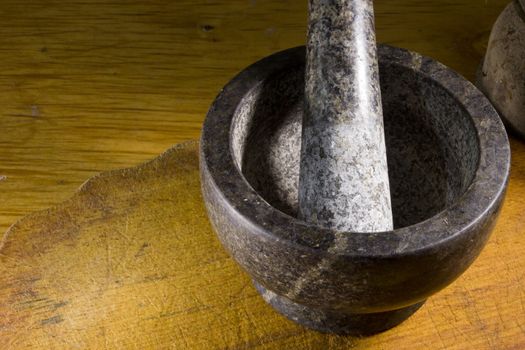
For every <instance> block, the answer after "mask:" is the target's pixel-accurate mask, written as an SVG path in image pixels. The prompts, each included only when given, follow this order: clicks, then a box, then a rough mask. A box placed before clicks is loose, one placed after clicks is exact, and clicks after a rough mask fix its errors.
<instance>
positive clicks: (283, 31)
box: [0, 0, 525, 349]
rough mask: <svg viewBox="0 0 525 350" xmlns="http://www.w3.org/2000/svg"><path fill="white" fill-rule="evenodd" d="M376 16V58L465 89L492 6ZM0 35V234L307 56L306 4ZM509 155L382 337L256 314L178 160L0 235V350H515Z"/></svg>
mask: <svg viewBox="0 0 525 350" xmlns="http://www.w3.org/2000/svg"><path fill="white" fill-rule="evenodd" d="M375 3H376V8H377V29H378V38H379V40H380V41H382V42H387V43H390V44H394V45H397V46H401V47H406V48H409V49H412V50H416V51H419V52H421V53H423V54H426V55H429V56H432V57H434V58H436V59H438V60H440V61H441V62H443V63H445V64H447V65H449V66H451V67H452V68H454V69H456V70H458V71H459V72H460V73H462V74H464V75H465V76H466V77H468V78H469V79H472V78H473V77H474V73H475V71H476V69H477V65H478V63H479V61H480V60H481V57H482V53H483V51H484V48H485V45H486V41H487V38H488V34H489V30H490V27H491V25H492V23H493V22H494V20H495V18H496V17H497V15H498V14H499V12H500V11H501V10H502V9H503V7H504V6H505V5H506V1H503V0H497V1H491V0H455V1H440V0H433V1H421V0H399V1H389V0H376V1H375ZM0 18H1V21H0V62H1V68H2V69H1V71H0V91H1V94H0V105H1V106H2V109H1V110H0V123H1V124H0V125H1V132H0V231H5V229H7V227H8V226H9V225H11V224H12V223H13V222H15V221H16V220H17V219H19V218H21V217H22V216H23V215H25V214H28V213H30V212H32V211H35V210H41V209H44V208H47V207H49V206H51V205H56V204H58V203H60V202H62V201H64V200H66V199H67V198H68V197H70V195H71V193H73V192H74V191H75V189H76V188H77V187H78V186H79V185H80V184H81V183H83V182H84V181H85V179H87V178H89V177H90V176H92V175H94V174H96V173H98V172H99V171H103V170H108V169H115V168H122V167H128V166H131V165H136V164H140V163H141V162H143V161H144V160H147V159H151V158H154V156H155V155H157V154H159V153H160V152H162V151H163V150H165V149H166V148H168V147H169V146H170V145H172V144H174V143H177V142H179V141H182V140H188V139H195V138H197V137H198V135H199V133H200V127H201V123H202V120H203V118H204V116H205V114H206V111H207V109H208V107H209V105H210V103H211V102H212V100H213V98H214V96H215V95H216V94H217V93H218V91H219V89H220V88H221V87H222V86H223V85H224V84H225V83H226V82H227V81H228V80H229V79H230V78H231V77H232V76H233V75H234V74H235V73H237V72H238V71H239V70H241V69H242V68H244V67H245V66H247V65H249V64H250V63H252V62H253V61H255V60H257V59H259V58H261V57H263V56H266V55H268V54H271V53H273V52H275V51H278V50H281V49H285V48H288V47H291V46H297V45H301V44H303V43H304V40H305V39H304V38H305V28H306V3H305V2H304V1H282V0H266V1H255V0H253V1H252V0H250V1H248V0H243V1H241V0H228V1H213V0H206V1H204V0H202V1H189V0H177V1H168V0H164V1H160V0H156V1H136V0H127V1H123V0H122V1H117V0H105V1H100V0H99V1H95V0H63V1H58V0H26V1H19V0H2V1H1V2H0ZM511 144H512V151H513V164H512V165H513V169H512V179H511V183H510V188H509V194H508V197H507V200H506V203H505V206H504V209H503V213H502V217H501V219H500V221H499V223H498V225H497V227H496V229H495V232H494V234H493V236H492V238H491V240H490V242H489V245H488V247H487V249H486V250H485V251H484V252H483V254H482V256H481V258H480V259H479V260H478V261H477V262H476V263H475V265H474V266H473V267H472V268H471V269H470V270H469V271H468V272H467V273H466V274H465V275H464V276H463V277H461V279H460V280H458V281H457V282H456V283H454V284H453V285H452V286H450V287H449V288H447V289H446V290H445V291H443V292H442V293H440V294H439V295H437V296H436V297H434V298H432V299H431V300H430V301H429V302H428V303H427V304H426V306H425V307H424V308H423V309H422V310H421V311H420V312H418V313H417V314H416V315H415V316H414V318H412V319H411V320H409V321H408V322H407V323H405V324H403V325H402V326H401V327H398V328H396V329H394V330H391V331H389V332H387V333H385V334H382V335H379V336H377V337H373V338H369V339H362V340H359V339H354V338H341V337H335V336H324V335H319V334H316V333H313V332H309V331H305V330H304V329H302V328H301V327H299V326H296V325H294V324H293V323H291V322H288V321H286V320H284V319H283V318H282V317H280V316H278V315H277V314H275V313H274V312H273V311H272V310H271V309H270V308H269V307H267V306H266V305H265V304H264V303H263V302H262V301H261V300H260V298H258V297H257V296H256V293H255V291H254V289H253V288H252V287H251V285H250V284H249V280H248V278H247V277H246V276H245V275H244V274H243V273H242V272H241V271H240V270H239V269H238V268H237V267H236V266H235V264H234V263H233V262H232V261H231V260H230V259H229V258H228V257H227V255H226V254H225V253H224V252H223V250H222V248H221V247H220V245H219V244H218V242H217V240H216V239H215V237H214V235H213V234H212V233H211V231H209V227H208V224H207V221H206V220H205V216H204V211H203V208H202V203H201V202H200V197H199V194H198V193H199V192H198V183H197V169H196V158H195V157H196V155H195V152H194V150H193V149H191V147H190V149H189V150H187V151H185V152H182V151H180V152H178V153H177V152H175V153H174V154H172V155H171V156H168V157H167V158H164V161H167V159H169V160H170V161H172V162H173V164H179V165H178V167H179V168H180V174H181V175H180V176H179V177H176V178H174V179H167V178H166V176H165V175H166V174H165V173H163V172H162V171H153V170H162V169H164V168H162V167H158V166H157V168H155V166H153V167H152V166H151V164H150V165H149V168H148V166H145V168H146V169H149V170H144V168H140V169H142V170H140V169H139V170H135V171H124V172H121V173H112V174H110V175H104V176H102V177H101V178H99V179H98V180H97V181H95V182H94V183H95V185H93V182H92V186H95V188H96V191H94V192H84V193H80V194H78V195H77V196H76V197H75V198H76V199H73V200H72V201H68V202H67V203H66V204H64V205H61V206H60V208H59V209H58V210H54V211H51V212H44V213H39V214H35V215H33V216H31V217H29V218H28V219H26V220H24V221H23V222H21V224H20V225H19V226H17V227H15V228H14V229H13V230H12V233H13V232H14V233H16V234H11V235H10V236H8V239H6V246H5V247H4V248H3V249H2V250H0V254H1V255H0V263H1V266H0V276H1V277H0V349H3V348H8V345H12V347H13V348H23V347H24V346H26V347H30V345H32V346H33V347H42V348H57V347H60V348H86V347H91V348H104V347H105V346H107V347H108V348H137V349H142V348H176V349H184V348H198V349H200V348H202V349H210V348H238V349H243V348H260V349H337V348H356V349H365V348H370V349H448V348H450V349H524V348H525V290H524V289H525V287H524V284H525V243H524V239H523V232H524V231H525V227H524V226H525V211H524V209H525V203H524V202H525V199H524V198H525V144H524V143H523V142H522V141H518V140H515V139H513V140H512V141H511ZM160 162H162V161H160ZM153 164H155V163H153ZM163 174H164V175H163ZM141 179H142V180H141ZM139 180H140V181H139ZM163 181H165V182H163ZM97 186H98V187H97ZM148 186H149V187H148ZM88 188H89V187H88ZM159 188H160V189H161V190H159ZM134 189H136V192H133V191H134ZM130 191H131V192H130ZM159 191H160V192H159ZM162 191H165V193H164V192H162ZM93 193H95V194H97V196H94V195H93ZM100 196H102V198H100ZM104 196H109V197H110V198H111V199H108V200H107V201H105V200H104V199H103V198H104ZM187 198H192V200H190V201H188V200H187ZM177 199H178V200H177ZM80 200H83V201H80ZM142 201H145V202H144V203H142ZM108 203H109V204H108ZM111 203H113V205H111ZM185 213H186V214H185ZM188 213H190V214H192V215H187V214H188ZM126 218H128V219H127V220H126ZM75 220H77V221H75ZM97 225H98V226H97ZM159 233H164V235H161V236H158V235H159ZM179 237H180V239H179ZM150 245H151V247H153V249H149V248H151V247H150ZM143 246H144V248H143V249H142V247H143ZM148 249H149V251H148ZM39 278H40V279H39ZM31 286H32V287H31ZM17 291H18V292H17Z"/></svg>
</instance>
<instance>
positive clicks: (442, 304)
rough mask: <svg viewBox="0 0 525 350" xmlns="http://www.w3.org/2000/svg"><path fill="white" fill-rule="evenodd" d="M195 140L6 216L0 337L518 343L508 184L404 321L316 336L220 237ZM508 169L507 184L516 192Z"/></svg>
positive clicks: (320, 344) (12, 340) (515, 221)
mask: <svg viewBox="0 0 525 350" xmlns="http://www.w3.org/2000/svg"><path fill="white" fill-rule="evenodd" d="M197 153H198V152H197V144H196V143H189V144H184V145H182V146H177V147H175V148H174V149H172V150H170V151H168V152H167V153H165V154H164V155H162V156H161V157H160V158H158V159H156V160H154V161H153V162H150V163H147V164H145V165H143V166H140V167H138V168H135V169H129V170H123V171H114V172H110V173H103V174H101V175H99V176H97V177H95V178H93V179H91V180H90V181H89V182H87V183H86V184H85V185H84V186H83V187H82V189H81V190H80V192H77V193H76V195H75V196H74V197H73V198H72V199H70V200H68V201H66V202H65V203H63V204H61V205H60V206H58V207H57V208H55V209H51V210H48V211H43V212H39V213H36V214H32V215H30V216H28V217H27V218H25V219H24V220H22V221H20V222H19V223H18V224H17V225H15V226H14V227H13V228H12V229H11V230H10V231H9V232H8V234H7V236H6V237H5V239H4V241H3V247H2V248H1V250H0V348H1V349H24V348H47V349H87V348H89V349H103V348H107V349H298V350H299V349H301V350H302V349H306V350H308V349H327V350H330V349H341V348H352V349H392V350H394V349H516V350H518V349H524V348H525V308H524V304H525V286H524V284H523V278H524V277H525V275H524V274H525V242H524V241H523V239H522V237H521V236H522V232H523V216H524V215H523V213H522V208H523V203H522V202H521V201H518V202H515V200H516V199H515V198H516V197H515V196H512V195H511V196H510V198H509V200H508V202H507V205H506V206H505V209H504V210H503V213H502V217H501V220H500V223H499V225H498V226H497V228H496V230H495V232H494V235H493V237H492V239H491V240H490V242H489V244H488V246H487V248H486V249H485V251H484V252H483V254H482V256H481V257H480V259H479V260H478V261H477V262H476V263H475V264H474V266H473V267H472V268H471V269H469V270H468V271H467V273H466V274H465V275H463V276H462V277H461V278H460V279H459V280H458V281H456V282H455V283H453V284H452V285H451V286H450V287H448V288H447V289H445V290H444V291H442V292H440V293H439V294H437V295H436V296H434V297H432V298H431V299H430V300H429V301H428V302H427V304H426V305H425V306H424V307H423V308H422V309H421V310H420V311H418V312H417V313H416V314H415V315H414V316H413V317H412V318H410V319H409V320H408V321H407V322H405V323H403V324H402V325H401V326H398V327H396V328H394V329H392V330H390V331H388V332H385V333H383V334H380V335H377V336H374V337H370V338H362V339H359V338H354V337H340V336H334V335H324V334H320V333H317V332H314V331H309V330H306V329H304V328H302V327H301V326H299V325H297V324H295V323H293V322H290V321H288V320H286V319H285V318H284V317H282V316H280V315H279V314H277V313H276V312H274V311H273V310H272V309H271V307H270V306H268V305H267V304H265V303H264V301H263V300H262V298H260V297H259V296H258V294H257V292H256V291H255V288H254V287H253V286H252V285H251V281H250V279H249V278H248V276H247V275H246V274H245V273H244V272H243V271H241V270H240V268H239V267H238V266H237V265H236V264H235V262H234V261H233V260H232V259H231V258H229V257H228V255H227V254H226V252H225V251H224V250H223V249H222V247H221V245H220V243H219V242H218V240H217V238H216V236H215V234H214V233H213V231H212V230H211V227H210V225H209V223H208V221H207V219H206V212H205V209H204V205H203V202H202V198H201V196H200V184H199V176H198V154H197ZM519 160H521V161H523V160H524V159H523V157H521V159H519ZM517 168H518V171H521V174H520V173H518V175H516V172H515V174H514V177H513V182H512V185H511V193H513V194H514V195H517V196H521V197H523V195H525V186H523V185H524V183H525V173H524V172H523V167H519V166H518V167H517Z"/></svg>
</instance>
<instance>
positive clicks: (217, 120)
mask: <svg viewBox="0 0 525 350" xmlns="http://www.w3.org/2000/svg"><path fill="white" fill-rule="evenodd" d="M304 55H305V48H304V46H301V47H296V48H292V49H288V50H285V51H282V52H279V53H276V54H273V55H271V56H269V57H266V58H264V59H262V60H260V61H259V62H257V63H255V64H253V65H251V66H250V67H248V68H247V69H245V70H243V71H242V72H241V73H239V74H238V75H237V76H236V77H235V78H234V79H232V80H231V81H230V82H229V83H228V84H227V85H226V86H225V87H224V88H223V89H222V91H221V92H220V94H219V95H218V97H217V98H216V100H215V101H214V103H213V104H212V107H211V108H210V111H209V112H208V116H207V118H206V121H205V124H204V127H203V132H202V136H201V167H202V168H201V171H205V172H208V174H209V175H210V176H209V179H210V181H211V182H212V183H213V185H214V186H215V187H216V189H217V190H218V191H219V193H220V195H221V196H222V197H223V199H224V201H225V203H226V204H227V205H228V206H229V207H230V209H231V210H232V211H233V212H235V213H236V214H237V216H238V219H239V220H244V221H245V223H247V224H249V225H250V226H251V228H252V232H253V233H254V234H261V235H263V236H265V237H266V238H267V239H272V240H278V241H279V243H280V244H284V245H291V246H293V247H294V248H295V249H300V250H304V251H305V252H310V253H318V252H319V251H320V250H324V249H323V248H326V249H328V248H330V247H331V246H332V245H333V244H334V242H338V241H339V243H338V244H341V243H340V241H341V237H343V238H344V243H343V244H344V246H343V249H338V252H339V253H331V254H334V255H338V256H348V257H388V258H392V257H394V256H402V255H406V254H414V253H417V252H419V253H422V252H423V251H425V250H428V249H436V248H437V247H438V246H440V245H442V244H447V243H448V242H450V241H451V240H454V239H456V238H458V237H460V236H461V235H462V234H463V233H465V232H467V231H469V230H471V229H473V228H474V227H476V226H477V225H483V224H485V223H486V222H487V220H489V219H490V218H491V217H492V215H490V214H491V213H495V212H496V211H497V210H499V208H500V204H501V201H502V199H503V196H504V194H505V190H506V187H507V183H508V177H509V171H510V146H509V143H508V138H507V134H506V132H505V129H504V127H503V124H502V122H501V120H500V118H499V116H498V114H497V112H496V111H495V109H494V107H493V106H492V105H491V104H490V102H489V101H488V99H487V98H486V97H485V96H484V95H483V94H482V93H481V92H480V91H479V90H478V89H477V88H476V87H475V86H474V85H473V84H472V83H470V82H469V81H467V80H466V79H465V78H463V77H462V76H461V75H459V74H458V73H456V72H454V71H452V70H451V69H450V68H448V67H446V66H444V65H443V64H441V63H439V62H437V61H435V60H433V59H431V58H428V57H425V56H422V55H419V54H417V53H414V52H411V51H408V50H404V49H400V48H395V47H391V46H387V45H380V46H379V56H380V60H384V59H388V62H389V63H391V64H397V65H401V66H404V67H406V68H409V69H412V70H415V71H417V73H418V74H421V75H422V76H425V77H427V78H430V79H431V80H433V81H434V82H436V83H437V84H438V85H439V86H440V87H442V88H444V89H445V90H446V91H448V92H449V93H450V94H451V96H453V97H454V99H455V100H456V101H457V102H458V106H461V107H462V108H464V109H465V110H466V112H467V114H468V115H469V117H470V119H471V121H472V122H473V124H474V129H475V130H476V132H477V136H478V141H479V150H480V161H479V163H478V167H477V170H476V174H475V176H474V179H473V181H472V183H471V185H470V187H469V188H468V189H467V190H466V191H465V193H463V195H462V196H460V197H459V198H458V199H457V201H456V202H455V203H454V204H453V205H451V206H450V207H448V208H446V209H445V210H443V211H442V212H440V213H438V214H436V215H434V216H432V217H430V218H428V219H427V220H424V221H422V222H419V223H417V224H414V225H411V226H408V227H402V228H399V229H396V230H393V231H387V232H377V233H360V232H338V231H334V230H329V229H325V228H321V227H316V226H313V225H311V224H308V223H306V222H303V221H301V220H299V219H297V218H294V217H291V216H289V215H287V214H284V213H283V212H281V211H279V210H278V209H276V208H273V207H272V206H271V205H270V204H269V203H267V202H266V201H265V200H264V198H262V197H261V196H260V195H259V194H258V193H257V192H256V191H255V190H254V189H253V188H252V187H251V185H250V184H249V183H248V182H247V181H246V179H245V178H244V175H243V174H242V172H241V170H240V169H239V168H238V167H237V165H236V162H235V160H234V155H233V151H232V149H231V144H230V142H231V137H230V135H231V133H230V131H231V127H232V126H233V122H234V118H233V117H234V116H235V112H236V108H237V106H238V104H239V102H240V101H241V100H242V98H243V97H244V95H245V93H246V92H248V91H249V89H250V88H251V87H253V86H255V83H256V82H257V81H260V80H261V78H263V77H265V76H266V75H268V74H269V72H270V71H272V70H273V69H276V68H278V67H279V66H282V64H284V63H286V62H293V61H294V60H295V61H297V60H299V61H298V62H301V60H302V62H304ZM239 92H242V93H241V94H239ZM214 125H215V126H217V125H222V129H221V128H217V127H215V128H214V127H213V126H214ZM224 125H229V128H227V127H224ZM496 146H497V147H496ZM217 150H224V152H223V154H222V156H221V157H219V156H218V153H220V152H217ZM225 175H227V176H225ZM466 208H472V210H470V211H467V210H465V209H466ZM457 212H460V213H461V214H460V215H457ZM454 213H456V215H453V214H454Z"/></svg>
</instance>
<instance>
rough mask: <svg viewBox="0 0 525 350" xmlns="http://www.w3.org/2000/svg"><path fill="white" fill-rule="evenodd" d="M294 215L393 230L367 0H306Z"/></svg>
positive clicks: (347, 227) (349, 227) (340, 226)
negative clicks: (301, 125)
mask: <svg viewBox="0 0 525 350" xmlns="http://www.w3.org/2000/svg"><path fill="white" fill-rule="evenodd" d="M309 17H310V18H309V30H308V45H307V59H306V62H307V63H306V86H305V111H304V115H303V119H304V120H303V130H302V147H301V163H300V164H301V166H300V177H299V217H300V218H301V219H303V220H305V221H307V222H310V223H312V224H316V225H320V226H324V227H327V228H333V229H337V230H340V231H352V232H380V231H390V230H392V229H393V221H392V208H391V203H390V186H389V179H388V166H387V158H386V148H385V136H384V128H383V107H382V105H381V89H380V84H379V72H378V64H377V44H376V36H375V26H374V8H373V2H372V0H310V1H309Z"/></svg>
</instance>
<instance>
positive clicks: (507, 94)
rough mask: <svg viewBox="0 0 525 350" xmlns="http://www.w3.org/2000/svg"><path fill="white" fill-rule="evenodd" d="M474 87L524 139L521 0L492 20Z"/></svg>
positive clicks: (524, 15) (524, 16)
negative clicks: (485, 52) (487, 98)
mask: <svg viewBox="0 0 525 350" xmlns="http://www.w3.org/2000/svg"><path fill="white" fill-rule="evenodd" d="M477 85H478V86H479V87H480V89H481V90H482V91H483V92H485V93H486V95H487V96H488V97H489V99H490V100H491V101H492V103H493V104H494V106H495V107H496V109H497V110H498V112H499V113H500V115H501V117H502V118H503V120H504V122H505V124H506V125H507V126H508V127H509V129H510V130H511V131H514V132H515V133H517V134H519V135H520V136H521V137H522V138H525V0H520V1H517V0H516V1H513V2H512V3H510V4H509V5H508V6H507V7H506V8H505V10H504V11H503V12H502V13H501V15H500V16H499V18H498V20H497V21H496V23H495V25H494V28H493V29H492V33H491V35H490V39H489V45H488V49H487V54H486V56H485V59H484V61H483V64H482V68H481V71H480V72H479V74H478V82H477Z"/></svg>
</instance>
